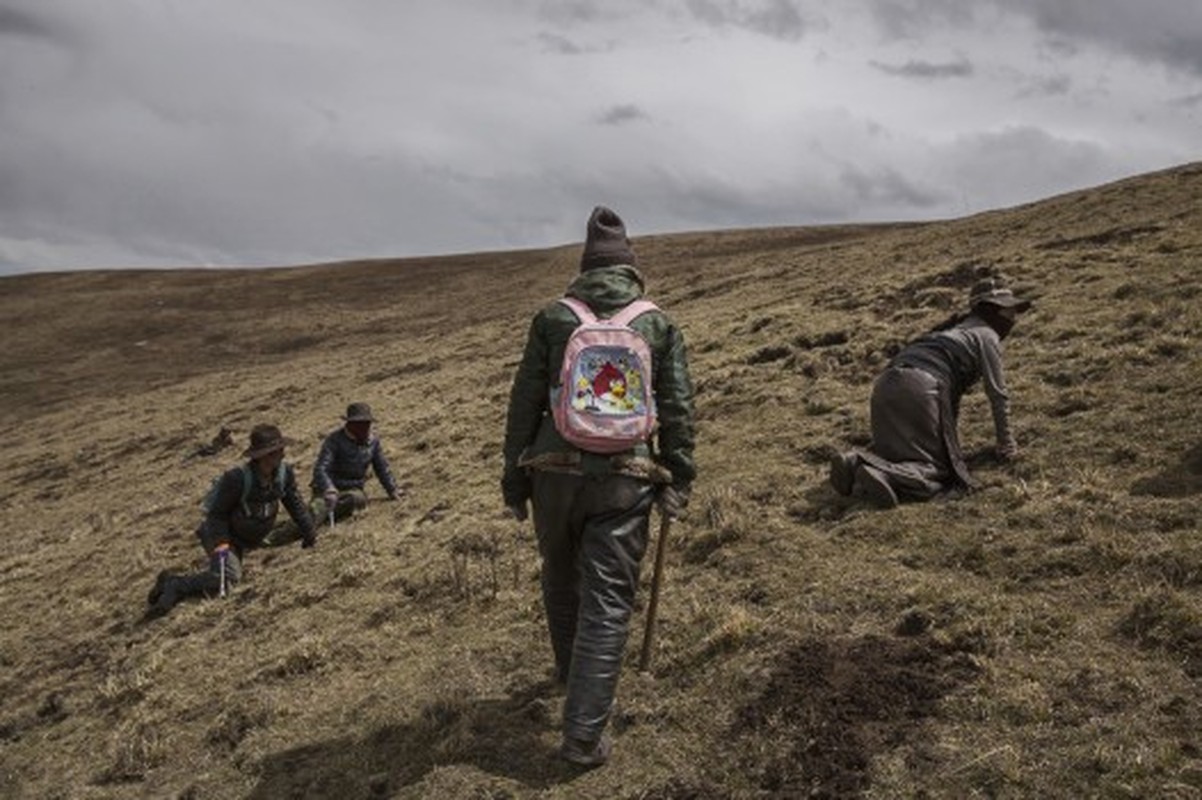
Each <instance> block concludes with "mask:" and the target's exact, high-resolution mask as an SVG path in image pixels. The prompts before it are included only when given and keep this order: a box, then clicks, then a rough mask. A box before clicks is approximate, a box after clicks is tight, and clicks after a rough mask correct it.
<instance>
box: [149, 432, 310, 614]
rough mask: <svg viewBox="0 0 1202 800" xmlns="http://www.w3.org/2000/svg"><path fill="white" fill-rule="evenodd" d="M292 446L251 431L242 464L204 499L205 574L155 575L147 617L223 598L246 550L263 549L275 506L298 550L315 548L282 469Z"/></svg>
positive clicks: (292, 482) (291, 479)
mask: <svg viewBox="0 0 1202 800" xmlns="http://www.w3.org/2000/svg"><path fill="white" fill-rule="evenodd" d="M290 443H291V442H290V441H289V440H288V439H285V438H284V436H283V434H281V433H280V429H279V428H277V427H276V426H275V425H256V426H255V427H254V428H253V429H252V430H251V432H250V447H249V448H247V450H246V451H245V452H244V453H243V454H242V455H243V456H244V457H245V458H246V459H247V461H246V463H244V464H241V465H239V466H237V467H233V468H232V469H229V470H227V471H226V472H225V473H223V474H222V475H221V477H220V478H219V479H218V480H217V481H216V482H215V483H214V486H213V488H212V490H211V491H210V493H209V495H208V497H206V499H205V518H204V520H203V521H202V522H201V523H200V527H199V528H197V530H196V536H197V538H198V539H200V545H201V547H203V548H204V551H205V553H207V554H208V557H209V568H208V569H207V570H205V571H204V572H198V573H194V574H191V575H172V574H171V573H170V572H167V571H164V572H160V573H159V576H158V578H157V579H156V580H155V583H154V587H153V588H152V589H151V590H150V593H149V595H147V598H146V600H147V602H148V603H149V604H150V609H149V610H148V611H147V616H148V617H150V618H154V617H161V616H163V615H164V614H166V613H167V612H169V611H170V610H171V609H172V608H173V607H174V606H175V604H176V603H178V602H179V601H180V600H182V599H184V598H186V597H197V596H207V597H212V596H214V595H219V594H222V593H223V592H224V591H225V590H226V589H227V588H228V587H232V586H234V585H235V584H237V583H238V582H239V581H241V579H242V561H243V559H244V557H245V554H246V552H247V551H249V550H253V549H255V548H258V547H261V546H263V543H264V539H265V538H266V537H267V535H268V534H269V533H270V532H271V529H272V528H273V527H274V526H275V520H276V515H277V513H278V512H279V507H280V503H283V505H284V508H286V509H287V510H288V515H289V516H290V517H292V521H293V522H294V523H295V524H296V527H297V529H298V530H299V531H300V533H301V546H302V547H306V548H307V547H312V546H313V545H315V544H316V543H317V531H316V529H315V528H314V526H313V520H312V518H311V517H310V516H309V512H308V510H307V509H306V508H305V503H304V501H303V500H302V499H301V496H300V493H299V492H298V491H297V487H296V474H295V472H294V470H293V469H292V467H291V465H288V464H285V463H284V448H285V447H286V446H287V445H288V444H290Z"/></svg>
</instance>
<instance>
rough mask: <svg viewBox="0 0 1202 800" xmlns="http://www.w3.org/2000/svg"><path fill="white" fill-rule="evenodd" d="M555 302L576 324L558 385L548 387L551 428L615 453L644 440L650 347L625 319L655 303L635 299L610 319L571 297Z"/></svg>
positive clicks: (651, 424) (649, 421)
mask: <svg viewBox="0 0 1202 800" xmlns="http://www.w3.org/2000/svg"><path fill="white" fill-rule="evenodd" d="M559 302H561V303H563V304H564V305H565V306H567V307H568V308H570V309H571V310H572V313H573V314H575V315H576V317H577V318H578V319H579V320H580V325H579V326H578V327H577V328H576V330H574V331H572V335H571V336H570V337H568V343H567V346H566V347H565V349H564V353H563V364H562V366H561V367H560V370H559V386H558V387H555V388H552V390H551V416H552V418H553V419H554V420H555V428H556V430H558V431H559V433H560V435H561V436H563V438H564V439H566V440H567V441H568V442H570V443H571V444H574V445H575V446H577V447H579V448H580V449H581V450H587V451H589V452H592V453H620V452H622V451H623V450H629V449H630V448H631V447H634V446H635V445H636V444H638V443H640V442H645V441H647V440H648V439H649V438H651V434H652V433H653V432H654V431H655V397H654V395H653V394H652V391H651V389H652V387H651V367H652V364H651V347H650V345H648V344H647V340H646V339H644V338H643V337H642V335H640V334H639V333H638V332H637V331H635V330H632V329H631V328H630V323H631V322H632V321H633V320H634V318H635V317H637V316H639V315H640V314H645V313H647V312H648V311H655V310H658V306H656V305H655V303H652V302H651V301H650V300H635V301H634V302H633V303H631V304H630V305H628V306H626V307H625V308H623V309H622V310H621V311H619V312H618V313H617V314H615V315H614V316H613V317H610V318H609V319H597V315H596V314H594V313H593V312H592V309H590V308H589V307H588V306H587V305H585V304H584V303H583V302H581V301H580V300H577V299H576V298H574V297H563V298H561V299H560V300H559Z"/></svg>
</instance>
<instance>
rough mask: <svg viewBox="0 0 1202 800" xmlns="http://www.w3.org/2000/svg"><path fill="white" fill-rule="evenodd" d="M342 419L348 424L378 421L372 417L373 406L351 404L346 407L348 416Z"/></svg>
mask: <svg viewBox="0 0 1202 800" xmlns="http://www.w3.org/2000/svg"><path fill="white" fill-rule="evenodd" d="M342 418H343V419H344V420H346V421H347V422H375V421H376V418H375V417H373V416H372V415H371V406H369V405H368V404H367V403H351V404H350V405H349V406H347V407H346V414H345V415H343V417H342Z"/></svg>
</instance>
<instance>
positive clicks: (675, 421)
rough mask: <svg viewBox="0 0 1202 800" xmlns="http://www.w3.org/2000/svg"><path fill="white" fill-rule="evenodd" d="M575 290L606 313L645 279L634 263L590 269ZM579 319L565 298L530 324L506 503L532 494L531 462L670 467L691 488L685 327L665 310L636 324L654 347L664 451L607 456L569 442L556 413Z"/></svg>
mask: <svg viewBox="0 0 1202 800" xmlns="http://www.w3.org/2000/svg"><path fill="white" fill-rule="evenodd" d="M567 293H568V295H570V296H572V297H575V298H578V299H580V300H583V301H584V302H585V303H587V304H588V305H589V307H590V308H591V309H592V310H593V312H594V313H595V314H597V316H599V317H602V318H606V317H610V316H613V314H614V313H616V312H617V311H618V310H619V309H621V308H623V307H625V306H627V305H629V304H630V303H632V302H633V301H635V300H637V299H639V298H640V297H642V296H643V278H642V276H641V275H640V274H639V272H638V270H636V269H635V268H634V267H630V266H613V267H601V268H596V269H591V270H588V271H586V272H582V273H581V274H580V276H579V277H578V278H576V280H574V281H573V282H572V285H571V286H569V287H568V291H567ZM579 324H580V322H579V320H577V319H576V315H575V314H573V313H572V312H571V310H570V309H568V308H567V307H566V306H564V305H563V304H562V303H559V302H555V303H551V304H550V305H548V306H546V307H545V308H543V310H542V311H540V312H538V314H536V315H535V317H534V321H533V322H532V323H531V324H530V333H529V335H528V337H527V339H526V349H525V352H524V353H523V355H522V363H521V365H520V366H519V367H518V371H517V375H516V376H515V377H514V380H513V388H512V390H511V391H510V395H509V414H508V419H507V422H506V426H505V474H504V475H503V477H502V479H501V489H502V491H503V493H504V495H505V504H506V505H510V506H514V505H521V504H522V503H524V502H525V501H526V500H527V499H529V497H530V479H529V475H528V469H529V468H531V467H533V468H536V469H550V470H555V471H564V472H579V473H583V474H585V475H606V474H612V473H623V474H633V475H638V476H640V477H647V478H649V479H652V480H656V479H657V478H656V473H657V472H658V473H663V472H664V470H665V469H666V471H667V473H669V474H666V475H664V476H663V479H664V480H668V481H670V482H671V483H672V484H673V485H674V486H676V487H677V488H678V489H681V490H684V491H687V490H688V488H689V485H690V484H691V483H692V482H693V478H694V477H695V476H696V469H695V467H694V464H693V384H692V381H691V380H690V378H689V368H688V362H687V359H686V357H685V347H684V337H683V336H682V335H681V332H680V329H679V328H677V327H676V326H675V325H674V324H673V323H672V321H671V320H670V319H668V316H667V315H666V314H664V313H663V312H662V311H652V312H648V313H646V314H642V315H640V316H638V317H636V318H635V320H634V321H633V322H632V323H631V328H633V329H634V330H636V331H638V332H639V333H640V334H641V335H642V336H643V337H644V338H646V340H647V342H648V344H649V345H650V346H651V359H652V390H653V391H654V393H655V403H656V410H657V414H658V419H659V428H658V431H657V433H656V436H655V438H656V442H655V445H656V452H654V453H652V451H651V449H650V448H649V447H648V446H647V445H640V446H639V447H636V448H634V449H632V450H630V451H628V452H627V453H621V454H618V455H600V454H596V453H586V452H583V451H581V450H579V449H578V448H576V447H574V446H572V445H570V444H568V443H567V442H566V441H564V439H563V437H562V436H560V435H559V432H558V431H557V430H556V429H555V422H554V420H553V419H552V417H551V410H550V390H551V388H552V386H553V385H556V384H558V382H559V370H560V366H561V362H562V361H563V352H564V348H565V347H566V345H567V341H568V337H569V336H571V334H572V331H574V330H575V329H576V327H577V326H578V325H579ZM652 459H653V460H652Z"/></svg>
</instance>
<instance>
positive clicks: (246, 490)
mask: <svg viewBox="0 0 1202 800" xmlns="http://www.w3.org/2000/svg"><path fill="white" fill-rule="evenodd" d="M254 482H255V478H254V476H253V475H251V474H250V465H249V464H243V465H242V499H241V501H240V502H241V503H242V511H243V513H248V514H249V513H250V512H249V511H248V507H247V505H246V499H247V498H248V497H250V487H251V486H253V485H254Z"/></svg>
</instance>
